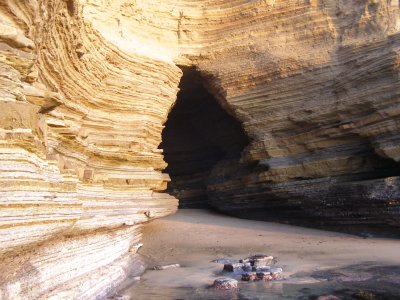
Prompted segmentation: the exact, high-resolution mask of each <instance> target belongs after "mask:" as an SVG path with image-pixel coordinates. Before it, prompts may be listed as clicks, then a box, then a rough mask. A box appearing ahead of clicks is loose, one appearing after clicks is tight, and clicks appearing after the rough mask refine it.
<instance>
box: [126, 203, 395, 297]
mask: <svg viewBox="0 0 400 300" xmlns="http://www.w3.org/2000/svg"><path fill="white" fill-rule="evenodd" d="M143 243H144V246H143V247H142V248H141V250H140V253H141V255H142V256H143V258H144V260H145V261H146V262H147V264H148V266H149V268H150V267H152V266H154V265H164V264H175V263H178V264H180V265H181V268H174V269H168V270H162V271H153V270H149V271H147V272H146V273H145V274H144V275H143V276H142V278H141V281H140V282H138V283H135V284H132V285H131V286H130V287H128V288H126V289H124V290H122V291H120V293H122V294H126V295H129V296H130V297H131V298H132V299H210V298H215V299H216V298H218V297H217V296H218V295H217V296H216V295H212V296H210V295H209V294H207V293H206V292H204V291H206V287H207V286H209V285H210V284H212V283H213V281H214V279H215V278H217V277H220V276H221V270H222V265H220V264H217V263H213V262H211V261H212V260H215V259H217V258H230V259H239V258H245V257H247V256H250V255H253V254H269V255H272V256H274V257H275V258H276V259H277V263H276V265H277V266H279V267H282V268H283V271H284V273H283V274H284V275H285V277H286V278H287V279H286V280H285V281H282V282H272V283H268V284H267V285H268V286H266V284H265V283H264V284H263V285H262V286H260V285H253V286H251V285H247V286H242V287H243V288H242V290H244V291H246V290H247V289H249V287H250V291H249V294H252V291H254V290H255V289H256V290H257V291H256V292H254V293H255V294H257V295H258V297H257V298H251V297H250V298H246V297H245V296H243V295H242V296H241V297H239V298H235V299H261V298H262V299H296V297H298V296H299V295H300V294H301V293H300V292H299V291H300V288H302V289H304V288H305V287H306V285H310V284H314V283H318V282H319V281H317V280H316V279H315V278H311V277H310V276H309V274H311V273H312V272H315V271H321V270H328V269H332V268H341V267H343V268H346V266H349V265H357V264H360V265H362V264H364V265H365V264H373V265H378V266H388V265H389V266H393V265H399V264H400V241H399V240H394V239H382V238H367V239H366V238H362V237H357V236H352V235H347V234H341V233H334V232H327V231H321V230H313V229H308V228H302V227H296V226H290V225H283V224H276V223H269V222H260V221H250V220H242V219H237V218H233V217H229V216H224V215H221V214H218V213H216V212H211V211H207V210H199V209H185V210H179V212H178V213H177V214H175V215H173V216H170V217H167V218H163V219H160V220H155V221H153V222H151V223H150V224H148V225H147V226H146V229H145V231H144V240H143ZM285 285H287V287H289V288H286V289H285ZM296 286H297V287H296ZM315 287H316V288H319V287H318V285H317V286H315ZM260 289H261V291H260ZM264 289H265V290H264ZM307 289H309V286H308V287H307ZM323 290H324V287H323V286H321V291H320V292H321V293H322V292H323ZM203 292H204V293H203ZM265 292H268V295H267V294H266V293H265ZM254 293H253V294H254ZM317 293H318V292H317ZM260 295H264V296H265V297H264V296H261V297H260ZM232 297H233V296H232V295H230V296H229V297H228V296H226V295H222V296H221V299H233V298H232Z"/></svg>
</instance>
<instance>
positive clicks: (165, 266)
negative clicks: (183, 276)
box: [153, 264, 181, 270]
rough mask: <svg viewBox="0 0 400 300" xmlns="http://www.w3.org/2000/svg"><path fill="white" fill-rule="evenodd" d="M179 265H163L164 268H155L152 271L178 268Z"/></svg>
mask: <svg viewBox="0 0 400 300" xmlns="http://www.w3.org/2000/svg"><path fill="white" fill-rule="evenodd" d="M180 266H181V265H180V264H171V265H164V266H155V267H154V268H153V270H166V269H170V268H180Z"/></svg>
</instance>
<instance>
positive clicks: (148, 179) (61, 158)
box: [0, 0, 400, 299]
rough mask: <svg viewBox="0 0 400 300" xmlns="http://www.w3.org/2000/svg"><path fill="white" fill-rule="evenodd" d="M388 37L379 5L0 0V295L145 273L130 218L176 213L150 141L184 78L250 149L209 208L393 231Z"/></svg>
mask: <svg viewBox="0 0 400 300" xmlns="http://www.w3.org/2000/svg"><path fill="white" fill-rule="evenodd" d="M399 29H400V11H399V6H398V1H394V0H391V1H379V0H363V1H356V0H351V1H342V0H304V1H298V0H296V1H294V0H290V1H280V0H254V1H249V0H229V1H228V0H174V1H172V0H163V1H155V0H3V1H1V3H0V111H1V118H0V137H1V138H0V206H1V209H0V245H1V247H0V255H1V264H0V271H1V272H0V274H1V275H0V299H36V298H40V299H95V298H101V297H104V296H105V295H107V293H108V292H109V291H110V290H111V289H112V288H113V287H115V286H116V285H117V284H118V283H119V282H121V281H122V280H123V279H125V278H126V276H127V275H128V274H130V275H132V274H134V273H135V274H136V273H137V274H139V273H141V272H142V271H143V266H142V263H141V262H140V258H139V257H138V255H137V254H136V251H137V249H138V248H139V244H140V239H141V228H142V226H143V224H144V223H145V222H147V221H149V220H151V219H154V218H159V217H163V216H167V215H169V214H172V213H174V212H175V211H176V209H177V206H178V200H177V199H176V198H175V197H173V196H170V195H169V194H167V193H165V192H163V191H164V190H165V189H166V188H167V183H168V182H169V181H170V178H169V176H168V175H167V174H166V173H163V172H162V171H163V170H164V169H165V168H166V166H167V164H166V163H165V162H164V160H163V152H162V150H161V149H159V145H160V143H161V137H162V135H161V133H162V130H163V128H164V124H165V122H166V121H167V117H168V114H169V112H170V111H171V109H172V107H173V105H174V102H175V100H176V96H177V93H178V85H179V82H180V78H181V76H182V70H181V68H183V67H185V66H186V67H187V66H195V67H196V70H197V71H198V72H199V73H200V74H202V76H203V78H206V79H207V80H205V81H206V82H205V85H206V86H207V89H208V90H209V91H210V92H211V93H212V94H213V95H214V96H215V97H216V98H217V100H218V101H219V103H220V104H221V106H222V107H224V108H225V109H226V110H228V111H229V112H230V114H231V115H233V116H234V117H235V118H236V119H237V120H238V121H240V122H241V124H242V126H243V128H244V131H245V132H246V134H247V136H248V137H249V139H250V143H249V144H248V145H247V147H246V148H245V149H244V151H243V152H242V153H241V157H240V159H236V160H235V161H231V162H229V161H228V162H227V161H225V162H224V161H221V162H220V163H218V164H217V165H216V166H215V167H214V169H213V170H212V171H210V178H209V185H208V186H207V192H208V195H209V204H210V205H212V206H214V207H217V208H219V209H220V210H222V211H226V212H228V213H232V214H236V215H241V216H249V217H254V218H264V217H265V218H267V219H279V218H282V215H284V216H286V217H287V218H288V219H289V220H294V221H295V222H296V220H297V221H298V222H301V221H303V219H306V220H314V221H315V222H316V224H317V223H318V224H319V223H324V222H325V223H329V224H337V223H340V224H359V223H360V224H364V223H365V224H378V225H382V224H384V225H390V226H397V227H398V226H399V224H400V223H399V218H398V217H399V198H400V195H399V190H398V185H399V178H398V177H396V176H397V175H398V174H397V173H396V171H397V165H396V162H398V161H399V160H400V136H399V132H400V118H399V116H400V104H399V101H398V100H399V94H400V80H399V61H400V60H399V53H400V52H399V49H400V33H399ZM178 66H179V67H178ZM255 165H256V166H257V167H254V166H255ZM227 172H228V173H229V172H231V173H230V174H231V177H229V176H228V177H229V178H228V177H226V176H225V174H226V173H227ZM221 178H222V179H221ZM221 192H223V193H221ZM299 208H301V210H299ZM356 208H357V209H359V210H358V211H357V212H356V211H355V209H356ZM282 211H283V213H282ZM280 213H282V214H280ZM260 214H262V216H260Z"/></svg>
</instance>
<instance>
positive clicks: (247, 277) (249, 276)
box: [242, 272, 257, 281]
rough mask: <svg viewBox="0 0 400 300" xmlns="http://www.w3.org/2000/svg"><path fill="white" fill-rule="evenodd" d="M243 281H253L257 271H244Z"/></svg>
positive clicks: (255, 278)
mask: <svg viewBox="0 0 400 300" xmlns="http://www.w3.org/2000/svg"><path fill="white" fill-rule="evenodd" d="M242 280H243V281H254V280H257V273H256V272H246V273H244V274H243V275H242Z"/></svg>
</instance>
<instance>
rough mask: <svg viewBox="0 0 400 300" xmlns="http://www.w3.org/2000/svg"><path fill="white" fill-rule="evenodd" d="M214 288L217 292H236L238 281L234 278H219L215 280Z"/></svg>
mask: <svg viewBox="0 0 400 300" xmlns="http://www.w3.org/2000/svg"><path fill="white" fill-rule="evenodd" d="M213 287H214V288H215V289H217V290H236V289H237V288H238V281H237V280H235V279H232V278H218V279H215V280H214V284H213Z"/></svg>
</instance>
